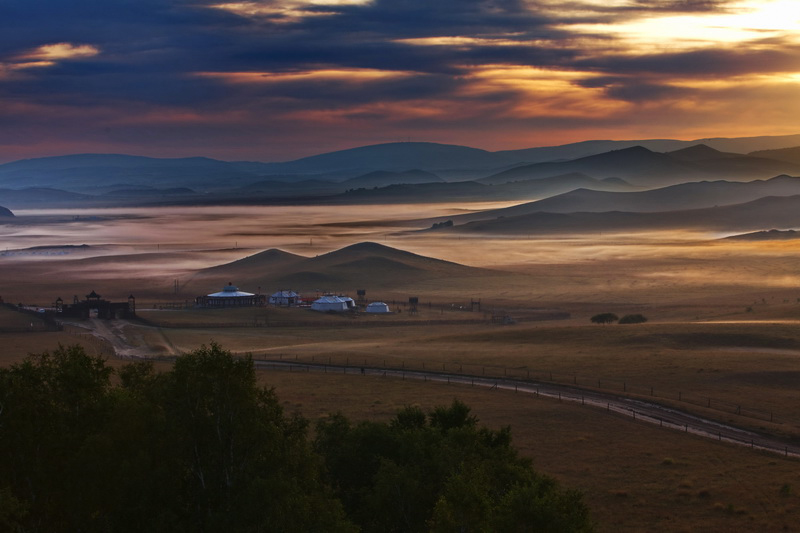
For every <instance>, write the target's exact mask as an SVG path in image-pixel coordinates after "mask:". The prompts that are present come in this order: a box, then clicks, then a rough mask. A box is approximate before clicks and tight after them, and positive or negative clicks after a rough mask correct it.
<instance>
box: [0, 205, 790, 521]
mask: <svg viewBox="0 0 800 533" xmlns="http://www.w3.org/2000/svg"><path fill="white" fill-rule="evenodd" d="M473 207H477V206H473ZM470 208H471V207H470ZM237 209H240V211H239V212H233V213H232V212H230V209H224V208H203V209H200V210H197V211H195V210H190V209H188V208H187V209H183V208H177V209H174V210H166V209H163V210H157V209H156V210H153V209H150V210H144V209H141V210H138V211H136V212H134V213H126V212H125V210H106V211H103V212H102V213H99V214H98V217H97V218H95V219H92V218H88V217H87V218H84V219H79V220H73V219H72V218H71V217H70V214H69V213H49V212H48V213H33V212H31V213H27V214H26V213H22V216H20V217H19V220H17V221H15V222H14V224H13V225H11V226H3V233H2V238H3V242H2V244H3V247H4V248H6V249H10V250H12V251H13V250H18V252H14V253H11V252H8V253H7V254H6V255H0V296H2V297H3V298H4V300H5V301H6V302H14V303H17V302H24V303H26V304H31V305H39V306H43V307H48V306H50V305H52V302H53V301H54V300H55V298H56V297H59V296H60V297H61V298H63V299H64V301H65V302H68V301H71V300H72V296H73V295H79V298H82V297H83V295H85V294H88V293H89V292H90V291H91V290H96V291H97V292H98V293H100V294H102V295H103V297H105V298H108V299H109V300H112V301H123V300H126V299H127V297H128V295H129V294H134V295H135V296H136V301H137V309H138V311H139V313H138V314H139V315H140V316H141V317H142V318H143V319H144V321H142V322H138V321H131V322H117V323H114V324H113V329H114V331H115V335H116V336H117V337H118V340H119V342H121V343H122V344H123V345H124V346H127V347H129V348H130V349H131V350H133V352H132V353H137V354H140V355H152V356H173V355H175V354H177V353H180V352H184V351H189V350H192V349H194V348H196V347H198V346H199V345H201V344H208V343H210V342H212V341H213V342H217V343H219V344H221V345H222V346H223V347H224V348H227V349H230V350H232V351H234V352H237V353H252V354H253V356H254V357H255V358H256V359H279V358H280V359H290V360H293V359H297V360H298V361H306V362H312V361H313V362H321V363H325V362H327V361H330V362H331V363H333V364H346V363H349V364H358V365H362V364H363V365H369V366H375V367H382V366H387V367H392V368H397V367H401V368H402V367H406V368H425V369H427V370H446V371H448V372H459V373H464V374H474V375H495V376H498V377H500V376H509V377H517V378H522V379H528V378H530V379H545V380H552V381H555V382H560V383H565V384H573V385H574V384H577V385H578V386H581V387H585V388H600V389H602V390H604V391H607V392H615V393H618V394H627V395H631V396H641V397H647V398H648V399H654V400H657V401H660V402H662V403H665V404H667V405H672V406H676V407H678V408H681V409H685V410H689V411H692V412H696V413H698V414H702V415H703V416H707V417H716V418H717V419H719V420H722V421H725V422H728V423H732V424H734V425H740V426H743V427H748V428H751V429H755V430H758V431H764V432H770V433H775V434H777V435H781V436H784V437H787V438H792V439H800V406H798V402H797V390H800V328H798V325H800V273H798V271H797V261H796V257H797V254H798V252H800V242H798V241H782V242H724V243H723V242H720V241H717V240H714V239H716V238H717V237H721V236H723V235H716V234H703V233H698V232H687V233H670V234H665V233H646V234H645V233H642V234H616V235H600V236H597V235H596V236H592V237H591V238H589V237H585V236H581V235H574V236H569V237H562V238H552V237H548V238H544V237H542V238H537V237H536V236H530V237H528V236H526V237H524V238H523V237H517V238H513V239H510V238H502V237H497V236H493V237H473V238H465V237H454V236H442V235H437V234H435V233H431V232H422V233H418V232H416V231H415V230H417V229H421V228H420V227H416V226H414V225H413V223H411V222H409V221H411V220H414V219H419V218H422V217H424V216H429V217H434V216H440V217H441V216H447V215H449V214H453V213H456V212H464V210H462V209H458V208H456V207H455V206H444V205H435V204H433V205H427V206H425V207H424V208H423V207H420V206H403V205H395V206H392V207H391V209H389V210H387V211H385V212H382V211H380V210H379V209H373V208H369V207H365V208H359V209H360V210H359V211H358V212H353V211H351V210H347V209H345V210H342V209H340V208H336V207H330V208H313V209H312V208H309V207H304V208H297V209H296V210H293V209H292V208H290V207H280V208H256V207H246V208H237ZM423 209H424V211H423ZM26 216H28V217H30V218H28V219H26V218H25V217H26ZM360 241H373V242H379V243H380V244H382V245H387V246H392V247H395V248H398V249H400V250H406V251H410V252H413V253H415V254H421V255H423V256H430V257H435V258H437V259H444V260H447V261H455V262H457V263H460V264H462V265H466V266H468V267H473V268H472V269H465V268H461V267H458V268H456V267H451V266H448V265H442V264H440V263H436V264H435V265H434V264H431V265H430V266H426V265H428V264H427V263H425V262H424V261H423V260H421V259H414V258H410V259H409V258H408V257H405V256H401V255H398V254H393V255H387V256H383V257H381V258H380V259H379V260H374V259H372V258H370V257H365V256H363V254H362V255H358V256H355V255H354V256H352V257H349V258H348V257H344V258H340V260H337V261H338V262H335V263H332V262H331V261H330V259H326V258H325V257H323V256H324V254H325V253H327V252H330V251H331V250H336V249H340V248H343V247H345V246H347V245H350V244H353V243H356V242H360ZM83 243H87V244H89V245H90V246H89V247H87V248H84V247H78V248H70V249H67V252H68V253H60V252H57V251H56V250H55V248H54V249H53V250H52V251H51V252H52V253H51V252H47V251H46V250H45V251H42V250H41V249H36V250H35V251H32V250H28V251H25V250H26V248H27V247H30V246H41V245H49V246H56V245H64V244H74V245H79V244H83ZM271 248H280V249H282V250H285V251H287V252H291V253H292V254H298V255H299V256H302V257H300V258H299V259H298V258H291V257H286V256H284V257H282V258H280V261H273V262H268V261H266V259H265V260H264V261H262V260H261V258H260V257H256V256H255V254H257V253H258V252H261V251H262V250H268V249H271ZM63 251H64V250H62V252H63ZM251 256H252V257H253V260H252V261H251V262H243V263H239V264H237V265H236V266H235V267H232V266H228V267H221V266H219V265H224V264H226V263H230V262H232V261H236V260H239V259H244V258H247V257H251ZM293 261H303V262H302V263H301V262H294V263H293ZM326 261H327V263H326ZM300 264H302V265H303V266H302V268H299V267H297V266H296V265H300ZM320 265H321V266H320ZM325 265H327V266H325ZM215 266H216V267H218V268H216V269H209V267H215ZM323 267H324V268H323ZM293 269H294V270H293ZM415 272H420V274H421V275H420V276H416V275H414V274H413V273H415ZM234 273H235V277H233V274H234ZM322 274H325V276H328V277H324V276H322ZM289 275H291V276H293V277H291V278H288V277H287V276H289ZM286 279H291V280H294V281H296V282H297V284H296V285H295V284H292V285H291V286H290V287H287V286H286V285H284V282H285V280H286ZM321 280H322V281H321ZM326 280H327V282H326ZM176 281H177V284H176ZM229 281H231V282H233V283H234V284H236V285H238V286H240V287H241V288H242V289H243V290H249V291H250V292H255V291H256V288H257V287H258V288H260V290H261V291H263V292H265V293H270V292H272V291H275V290H278V289H286V288H295V289H303V290H304V291H305V294H308V295H310V296H313V295H314V294H315V290H317V289H319V290H325V289H333V290H336V291H337V292H338V291H341V292H349V293H351V295H353V296H355V294H354V293H355V290H356V289H361V288H363V289H366V290H367V297H368V299H369V300H383V301H386V302H388V303H390V304H391V305H392V307H393V309H394V310H399V311H401V312H400V313H395V314H393V315H391V316H383V317H375V316H372V317H369V316H365V315H360V316H357V317H340V316H331V315H326V314H319V313H314V312H312V311H309V310H305V309H275V308H250V309H237V310H196V309H191V308H189V309H185V307H187V305H188V306H191V302H193V301H194V298H195V296H198V295H201V294H207V293H210V292H216V291H218V290H219V289H220V287H221V286H222V285H224V284H227V282H229ZM321 282H325V283H326V284H325V285H319V284H317V283H321ZM304 283H306V286H302V285H303V284H304ZM355 283H358V285H356V284H355ZM409 296H418V297H419V299H420V306H419V312H418V313H417V314H416V315H412V314H411V313H409V309H408V307H407V305H405V304H404V302H407V301H408V297H409ZM478 300H480V304H481V309H480V311H478V310H477V309H476V310H475V311H474V312H470V311H465V310H464V309H462V307H464V306H466V305H468V304H470V302H471V301H478ZM172 307H184V309H180V310H174V309H170V308H172ZM550 312H559V313H562V314H564V315H567V314H568V316H569V318H564V319H561V320H535V319H536V318H543V314H546V313H550ZM601 312H614V313H616V314H618V315H619V316H622V315H624V314H628V313H642V314H644V315H646V316H647V317H648V319H649V322H648V323H646V324H639V325H628V326H622V325H608V326H599V325H593V324H590V321H589V318H590V317H591V316H592V315H594V314H597V313H601ZM492 315H495V316H505V315H508V316H510V317H511V318H513V319H515V321H516V323H515V324H511V325H499V324H496V323H492V321H491V317H492ZM0 322H2V324H0V325H2V326H4V327H6V328H13V329H15V331H7V332H0V344H1V345H2V346H3V351H2V360H0V364H4V365H7V364H11V363H14V362H18V361H20V360H21V359H22V358H23V357H24V355H25V354H26V353H29V352H39V351H43V350H49V349H53V348H54V347H56V346H57V345H58V343H62V344H71V343H75V342H78V343H81V344H84V345H85V346H86V347H87V349H88V350H89V352H90V353H95V354H98V355H103V356H110V354H111V347H110V345H109V344H108V343H107V342H103V341H99V340H97V339H94V338H92V337H91V336H89V335H88V334H87V331H88V330H81V329H78V328H77V327H68V328H67V330H66V331H64V332H45V333H41V332H31V333H29V332H25V331H17V330H20V329H22V330H24V329H25V328H26V327H30V322H31V315H22V314H19V313H16V312H14V311H10V310H5V309H3V308H0ZM75 322H76V324H77V326H83V327H86V328H89V327H91V326H92V324H91V323H88V322H82V321H75ZM110 361H111V363H112V364H113V365H120V364H122V363H123V362H122V361H121V360H117V359H110ZM259 374H260V376H261V377H262V379H263V380H264V383H267V384H270V385H273V386H275V387H276V389H277V392H278V394H279V397H280V398H281V400H282V401H283V402H284V404H285V407H286V408H287V409H288V410H290V411H294V410H297V411H299V412H301V413H302V414H303V415H304V416H306V417H308V418H310V419H312V420H314V419H317V418H319V417H321V416H325V415H326V413H329V412H331V411H336V410H342V411H343V412H345V413H346V414H348V415H350V416H351V417H353V418H354V419H368V418H386V417H389V416H391V415H392V414H393V413H394V411H395V410H396V409H397V408H399V407H402V406H403V405H405V404H413V403H416V404H419V405H421V406H423V407H426V408H427V407H431V406H433V405H438V404H444V403H449V401H450V400H451V399H452V398H453V397H454V396H458V397H459V398H461V399H463V400H464V401H465V402H467V403H468V404H469V405H471V406H472V407H473V409H474V410H475V412H476V413H477V414H478V416H479V417H480V418H481V420H482V421H483V422H485V423H487V424H489V425H491V426H493V427H497V426H501V425H505V424H509V425H511V426H512V428H513V432H514V435H515V440H516V444H517V445H518V446H519V447H520V449H521V450H522V451H523V453H524V454H526V455H528V456H530V457H532V458H533V459H534V461H535V463H536V465H537V467H538V468H540V469H541V470H542V471H544V472H547V473H550V474H552V475H554V476H556V477H557V478H559V479H560V480H561V481H562V483H564V484H565V485H566V486H569V487H575V488H579V489H581V490H583V491H584V492H585V493H586V499H587V502H588V503H589V504H590V505H591V507H592V511H593V515H594V516H595V518H596V519H597V521H598V522H599V524H600V527H599V528H598V529H599V530H600V531H613V530H620V531H741V530H753V529H756V528H759V529H762V530H764V531H778V530H789V531H791V530H793V529H792V528H795V529H796V526H795V524H796V523H797V522H798V520H797V513H798V511H799V510H800V499H798V491H800V464H798V462H796V461H792V460H786V459H782V458H780V457H775V456H772V455H766V454H762V453H759V452H754V451H751V450H747V449H740V448H736V447H732V446H728V445H724V444H720V443H715V442H709V441H706V440H703V439H699V438H696V437H692V436H690V435H685V434H680V433H674V432H669V431H666V430H661V429H658V428H655V427H650V426H646V425H638V424H634V423H632V422H631V421H630V420H625V419H620V418H617V417H615V416H613V415H609V414H607V413H604V412H598V411H594V410H592V409H590V408H583V407H581V406H576V405H573V404H567V403H564V404H560V403H558V402H554V401H549V400H533V399H530V398H525V399H524V401H520V398H521V397H520V396H514V395H513V393H507V392H500V391H493V392H492V391H484V390H478V389H471V388H468V387H458V386H455V385H453V386H450V387H448V386H442V385H436V384H430V383H428V384H426V383H417V382H406V381H399V380H389V379H383V380H381V379H378V378H372V377H363V378H360V379H359V378H354V377H345V376H333V375H327V376H326V375H314V374H294V373H288V372H270V373H267V372H260V373H259ZM709 406H710V408H709ZM731 406H733V407H734V408H735V407H740V408H741V410H742V414H737V412H736V409H733V410H731ZM748 413H749V415H748ZM743 415H744V416H743ZM565 450H569V452H566V451H565Z"/></svg>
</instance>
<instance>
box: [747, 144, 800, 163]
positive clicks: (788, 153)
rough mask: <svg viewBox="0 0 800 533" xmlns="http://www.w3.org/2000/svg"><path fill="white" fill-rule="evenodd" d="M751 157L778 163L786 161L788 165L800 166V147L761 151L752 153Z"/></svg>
mask: <svg viewBox="0 0 800 533" xmlns="http://www.w3.org/2000/svg"><path fill="white" fill-rule="evenodd" d="M749 155H751V156H754V157H766V158H769V159H777V160H778V161H786V162H788V163H794V164H795V165H800V146H794V147H791V148H781V149H778V150H761V151H757V152H751V153H750V154H749Z"/></svg>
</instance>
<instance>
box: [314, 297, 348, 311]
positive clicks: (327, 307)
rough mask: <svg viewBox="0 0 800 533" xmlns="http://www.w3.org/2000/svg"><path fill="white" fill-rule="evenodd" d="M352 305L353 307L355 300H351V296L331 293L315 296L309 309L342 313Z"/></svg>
mask: <svg viewBox="0 0 800 533" xmlns="http://www.w3.org/2000/svg"><path fill="white" fill-rule="evenodd" d="M353 307H355V302H353V299H352V298H348V297H347V296H333V295H331V294H327V295H325V296H322V297H321V298H317V299H316V300H314V302H312V304H311V309H313V310H314V311H322V312H323V313H324V312H327V311H333V312H336V313H342V312H344V311H349V310H350V309H352V308H353Z"/></svg>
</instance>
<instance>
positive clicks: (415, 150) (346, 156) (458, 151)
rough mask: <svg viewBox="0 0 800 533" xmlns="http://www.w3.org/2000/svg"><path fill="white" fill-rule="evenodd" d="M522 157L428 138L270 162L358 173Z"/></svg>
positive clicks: (485, 165)
mask: <svg viewBox="0 0 800 533" xmlns="http://www.w3.org/2000/svg"><path fill="white" fill-rule="evenodd" d="M517 163H519V161H518V160H517V159H516V158H514V157H510V156H507V155H504V154H496V153H492V152H487V151H486V150H479V149H477V148H469V147H466V146H457V145H450V144H437V143H425V142H405V143H386V144H376V145H372V146H361V147H358V148H351V149H349V150H340V151H336V152H330V153H326V154H320V155H314V156H310V157H305V158H302V159H298V160H295V161H289V162H286V163H270V164H268V165H267V170H268V171H269V172H270V173H277V172H284V173H301V174H309V173H320V172H330V171H350V172H353V173H355V174H354V175H358V174H364V173H367V172H370V171H372V170H384V171H393V172H403V171H407V170H412V169H425V170H427V171H430V172H435V171H436V170H438V169H460V168H479V169H487V170H491V169H498V168H502V167H506V166H509V165H513V164H517Z"/></svg>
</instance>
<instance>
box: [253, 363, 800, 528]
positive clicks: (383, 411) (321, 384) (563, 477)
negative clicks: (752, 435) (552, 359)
mask: <svg viewBox="0 0 800 533" xmlns="http://www.w3.org/2000/svg"><path fill="white" fill-rule="evenodd" d="M261 375H262V379H263V382H265V383H267V384H269V385H271V386H274V387H275V389H276V391H277V393H278V396H279V397H280V398H281V400H282V402H283V405H284V408H285V409H286V410H287V411H288V412H292V411H298V412H300V413H302V414H303V415H304V416H306V417H309V418H311V419H312V420H315V419H318V418H320V417H325V416H326V415H327V414H328V413H329V412H335V411H341V412H343V413H345V414H346V415H348V416H349V417H351V418H352V419H355V420H363V419H372V420H386V419H388V418H389V417H391V416H392V415H393V414H394V413H395V412H396V411H397V409H399V408H401V407H403V406H404V405H409V404H410V405H419V406H421V407H422V408H424V409H430V408H432V407H433V406H436V405H444V404H448V403H449V402H450V401H452V399H453V398H455V397H457V398H460V399H462V400H463V401H465V402H466V403H467V404H468V405H470V406H471V407H472V409H473V411H474V412H475V413H476V414H477V415H478V417H479V418H480V420H481V422H482V423H483V424H486V425H488V426H490V427H494V428H498V427H501V426H505V425H510V426H511V427H512V431H513V436H514V442H515V445H516V446H517V447H518V448H519V449H520V450H521V452H522V453H523V454H524V455H526V456H528V457H531V458H532V459H533V460H534V464H535V466H536V468H537V469H539V470H540V471H542V472H546V473H548V474H551V475H553V476H555V477H556V478H557V479H559V480H560V481H561V483H562V484H563V485H564V486H567V487H572V488H577V489H579V490H581V491H582V492H584V495H585V500H586V502H587V503H588V504H589V506H590V507H591V510H592V516H593V517H594V519H595V520H596V521H597V523H598V531H601V532H605V531H609V532H611V531H631V532H633V531H651V532H657V531H664V532H676V531H686V532H719V531H752V530H761V531H797V530H798V527H797V525H796V524H797V523H798V518H799V517H800V497H798V495H797V494H795V492H796V491H795V492H792V491H791V490H789V491H788V494H787V491H786V489H783V490H782V487H784V486H785V485H788V486H790V487H800V463H798V462H797V461H794V460H787V459H783V458H781V457H779V456H773V455H769V454H763V453H759V452H754V451H751V450H749V449H746V448H737V447H734V446H730V445H726V444H720V443H717V442H713V441H708V440H704V439H700V438H697V437H693V436H691V435H685V434H682V433H677V432H671V431H667V430H662V429H660V428H656V427H652V426H648V425H638V424H633V423H631V422H630V421H629V420H626V419H620V418H617V417H615V416H613V415H609V414H607V413H605V412H603V411H597V410H594V409H591V408H588V407H581V406H578V405H576V404H571V403H559V402H557V401H554V400H546V399H535V398H533V397H530V396H523V395H521V394H515V393H513V392H506V391H487V390H485V389H481V388H471V387H467V386H459V385H449V386H443V385H441V384H435V383H420V382H417V381H401V380H396V379H387V378H379V377H370V376H353V375H351V376H342V375H339V374H305V373H289V372H285V371H280V372H274V371H273V372H263V373H262V374H261Z"/></svg>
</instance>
